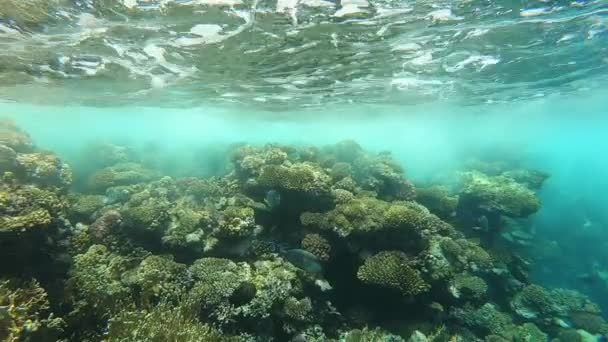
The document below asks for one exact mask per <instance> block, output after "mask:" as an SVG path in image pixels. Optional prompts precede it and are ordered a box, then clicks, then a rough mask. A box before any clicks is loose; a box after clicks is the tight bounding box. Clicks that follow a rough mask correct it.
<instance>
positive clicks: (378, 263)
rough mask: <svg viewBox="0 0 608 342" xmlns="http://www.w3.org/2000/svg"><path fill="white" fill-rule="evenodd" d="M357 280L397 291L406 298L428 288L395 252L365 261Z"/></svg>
mask: <svg viewBox="0 0 608 342" xmlns="http://www.w3.org/2000/svg"><path fill="white" fill-rule="evenodd" d="M357 278H359V280H361V281H363V282H364V283H367V284H372V285H378V286H381V287H386V288H391V289H395V290H398V291H400V292H401V293H402V294H403V295H406V296H414V295H417V294H420V293H423V292H426V291H428V290H429V288H430V287H429V285H428V284H427V283H425V281H424V280H423V279H422V277H421V275H420V272H419V271H418V270H416V269H415V268H413V267H412V266H411V264H410V262H409V261H408V259H407V258H406V257H405V256H404V255H403V254H402V253H400V252H397V251H385V252H380V253H378V254H376V255H374V256H372V257H370V258H368V259H367V260H365V263H364V264H363V265H362V266H361V267H360V268H359V270H358V271H357Z"/></svg>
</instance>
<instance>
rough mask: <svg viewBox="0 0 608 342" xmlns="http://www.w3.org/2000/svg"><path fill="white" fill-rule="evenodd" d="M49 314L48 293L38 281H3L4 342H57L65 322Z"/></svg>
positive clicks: (0, 335)
mask: <svg viewBox="0 0 608 342" xmlns="http://www.w3.org/2000/svg"><path fill="white" fill-rule="evenodd" d="M49 311H50V303H49V300H48V296H47V293H46V292H45V291H44V289H43V288H41V287H40V284H39V283H38V282H37V281H35V280H33V281H29V282H25V283H22V284H19V283H15V282H11V281H8V280H1V281H0V340H2V341H6V342H17V341H55V339H57V337H58V336H59V334H60V333H61V332H62V330H63V325H64V322H63V320H62V319H61V318H57V317H54V316H53V314H52V313H49Z"/></svg>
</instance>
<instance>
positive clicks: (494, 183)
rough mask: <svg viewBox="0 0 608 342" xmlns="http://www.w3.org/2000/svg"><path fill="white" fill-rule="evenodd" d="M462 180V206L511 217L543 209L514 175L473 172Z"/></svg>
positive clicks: (460, 202)
mask: <svg viewBox="0 0 608 342" xmlns="http://www.w3.org/2000/svg"><path fill="white" fill-rule="evenodd" d="M462 180H463V185H462V190H461V191H460V199H459V206H462V207H466V208H472V209H474V210H482V211H485V212H490V213H498V214H502V215H506V216H510V217H527V216H529V215H530V214H533V213H535V212H536V211H538V209H539V208H540V201H539V199H538V198H537V197H536V195H535V194H534V192H533V191H532V190H530V189H528V188H527V187H526V186H524V185H522V184H520V183H517V182H516V181H515V180H513V179H512V178H509V177H506V176H495V177H490V176H487V175H485V174H483V173H481V172H476V171H471V172H465V173H463V175H462Z"/></svg>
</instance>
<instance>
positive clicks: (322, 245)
mask: <svg viewBox="0 0 608 342" xmlns="http://www.w3.org/2000/svg"><path fill="white" fill-rule="evenodd" d="M301 245H302V249H304V250H306V251H308V252H310V253H312V254H314V255H315V256H316V257H317V258H319V260H321V261H327V260H329V257H330V256H331V245H330V244H329V241H327V239H325V238H324V237H322V236H321V235H319V234H306V235H305V236H304V238H303V239H302V242H301Z"/></svg>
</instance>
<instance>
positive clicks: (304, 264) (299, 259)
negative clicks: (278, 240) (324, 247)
mask: <svg viewBox="0 0 608 342" xmlns="http://www.w3.org/2000/svg"><path fill="white" fill-rule="evenodd" d="M283 255H284V256H285V258H286V259H287V260H288V261H289V262H290V263H292V264H293V265H294V266H295V267H297V268H300V269H302V270H304V271H307V272H310V273H316V274H319V273H322V272H323V266H321V262H320V261H319V258H317V257H316V256H315V255H314V254H312V253H310V252H308V251H305V250H303V249H289V250H287V251H285V252H284V253H283Z"/></svg>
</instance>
